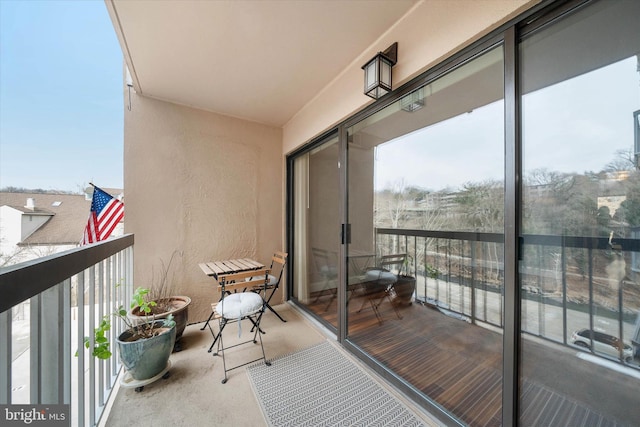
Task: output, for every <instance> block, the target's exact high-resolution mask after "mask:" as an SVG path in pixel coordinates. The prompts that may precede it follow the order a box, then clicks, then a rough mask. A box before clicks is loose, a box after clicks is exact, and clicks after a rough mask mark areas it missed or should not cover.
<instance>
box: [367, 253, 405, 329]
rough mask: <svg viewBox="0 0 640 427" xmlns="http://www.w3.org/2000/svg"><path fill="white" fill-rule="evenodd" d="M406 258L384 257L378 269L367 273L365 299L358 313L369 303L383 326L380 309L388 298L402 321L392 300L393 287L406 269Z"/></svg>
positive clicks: (396, 255)
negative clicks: (403, 269) (404, 268)
mask: <svg viewBox="0 0 640 427" xmlns="http://www.w3.org/2000/svg"><path fill="white" fill-rule="evenodd" d="M406 258H407V254H393V255H384V256H382V257H380V262H379V263H378V266H377V267H375V268H372V269H369V270H368V271H367V272H366V273H365V280H364V282H363V283H362V288H363V293H364V296H365V299H364V301H362V305H361V306H360V309H359V310H358V313H359V312H360V311H362V309H363V308H364V305H365V304H366V303H367V302H369V304H371V308H372V309H373V312H374V314H375V315H376V318H377V319H378V323H379V324H382V315H380V310H379V307H380V304H382V302H383V301H384V299H385V298H386V299H388V300H389V302H390V303H391V306H392V307H393V311H395V313H396V316H398V319H402V316H401V315H400V312H399V311H398V308H397V307H396V305H395V304H393V301H392V300H391V295H392V293H393V285H395V284H396V282H397V281H398V275H399V274H400V272H401V271H402V268H403V267H404V264H405V260H406Z"/></svg>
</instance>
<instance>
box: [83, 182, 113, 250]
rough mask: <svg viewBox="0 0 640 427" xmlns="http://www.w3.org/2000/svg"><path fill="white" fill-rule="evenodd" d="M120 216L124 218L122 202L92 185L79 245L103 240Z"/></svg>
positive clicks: (109, 233)
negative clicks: (87, 213)
mask: <svg viewBox="0 0 640 427" xmlns="http://www.w3.org/2000/svg"><path fill="white" fill-rule="evenodd" d="M122 218H124V203H122V202H121V201H120V200H118V199H116V198H114V197H113V196H112V195H110V194H109V193H106V192H104V191H102V190H101V189H100V188H98V187H95V186H94V189H93V200H92V201H91V212H89V221H88V222H87V226H86V227H85V229H84V237H83V238H82V240H81V241H80V246H82V245H88V244H89V243H95V242H99V241H101V240H105V239H106V238H107V237H109V236H110V235H111V232H113V230H114V228H116V225H118V223H119V222H120V220H122Z"/></svg>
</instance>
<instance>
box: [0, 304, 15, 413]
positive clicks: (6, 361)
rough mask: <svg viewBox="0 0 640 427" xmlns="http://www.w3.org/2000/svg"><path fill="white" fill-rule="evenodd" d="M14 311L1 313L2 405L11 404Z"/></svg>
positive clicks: (0, 375)
mask: <svg viewBox="0 0 640 427" xmlns="http://www.w3.org/2000/svg"><path fill="white" fill-rule="evenodd" d="M12 311H13V309H11V308H10V309H9V310H6V311H3V312H2V313H0V342H2V343H6V345H3V346H0V405H9V404H11V365H12V360H11V359H12V357H11V351H12V349H11V341H12V340H11V321H12Z"/></svg>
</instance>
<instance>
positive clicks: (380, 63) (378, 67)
mask: <svg viewBox="0 0 640 427" xmlns="http://www.w3.org/2000/svg"><path fill="white" fill-rule="evenodd" d="M397 61H398V42H395V43H394V44H392V45H391V46H389V47H388V48H387V50H385V51H384V52H378V54H377V55H376V56H374V57H373V58H371V59H370V60H369V61H368V62H367V63H366V64H364V65H363V66H362V69H363V70H364V94H365V95H367V96H370V97H371V98H373V99H378V98H380V97H381V96H382V95H385V94H386V93H387V92H391V67H393V66H394V65H396V62H397Z"/></svg>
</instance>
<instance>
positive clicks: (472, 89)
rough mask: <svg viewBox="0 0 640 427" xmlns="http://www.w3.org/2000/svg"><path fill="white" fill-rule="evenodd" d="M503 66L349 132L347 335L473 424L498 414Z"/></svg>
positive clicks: (495, 57)
mask: <svg viewBox="0 0 640 427" xmlns="http://www.w3.org/2000/svg"><path fill="white" fill-rule="evenodd" d="M503 70H504V62H503V49H502V46H498V47H495V48H493V49H491V50H489V51H487V52H485V53H483V54H481V55H479V56H477V57H476V58H474V59H473V60H470V61H469V62H467V63H466V64H465V65H463V66H460V67H459V68H457V69H455V70H452V71H451V72H449V73H447V74H446V75H444V76H442V77H440V78H438V79H436V80H434V81H431V82H429V83H428V84H425V85H422V86H420V87H417V88H415V89H413V90H412V91H410V92H408V93H407V94H406V95H404V96H403V97H401V98H400V99H399V100H398V101H396V102H395V103H393V104H391V105H389V106H388V107H386V108H384V109H383V110H381V111H379V112H377V113H376V114H373V115H372V116H370V117H367V118H366V119H364V120H362V121H360V122H358V123H356V124H354V125H352V126H350V127H348V129H347V140H348V147H347V154H348V163H347V165H348V168H347V173H348V218H349V221H348V222H349V225H350V228H351V233H350V235H351V239H350V243H349V244H348V246H347V257H348V263H347V265H348V269H347V270H348V272H347V281H348V286H347V289H346V291H347V297H346V300H347V304H348V310H347V328H348V335H347V339H348V340H349V342H351V343H353V344H354V345H355V346H357V347H359V348H360V349H362V350H363V351H364V352H366V353H367V354H369V355H370V356H371V357H373V358H375V360H377V361H378V362H379V363H380V364H382V365H384V366H385V367H387V368H388V369H390V370H392V371H393V372H394V373H396V374H397V375H398V376H400V377H401V378H402V380H403V381H406V382H408V383H410V384H411V385H412V386H413V387H415V388H416V389H418V390H420V392H421V393H423V394H424V395H425V396H427V397H428V398H429V399H431V400H432V401H434V402H436V403H437V404H438V405H440V406H441V407H442V408H445V410H447V411H448V412H450V413H451V414H453V415H454V416H455V417H457V418H459V419H460V420H462V421H463V422H464V423H466V424H469V425H478V426H484V425H495V424H497V423H500V420H501V414H502V411H501V408H502V406H501V403H502V398H501V393H502V334H501V333H500V329H501V328H502V326H503V324H502V319H503V307H504V304H503V278H504V275H503V274H502V273H503V272H502V265H503V260H504V253H503V248H504V245H503V244H502V241H503V229H504V214H503V212H504V152H505V147H504V99H503V98H504V96H503V92H504V89H503V87H504V78H503V75H504V72H503Z"/></svg>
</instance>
